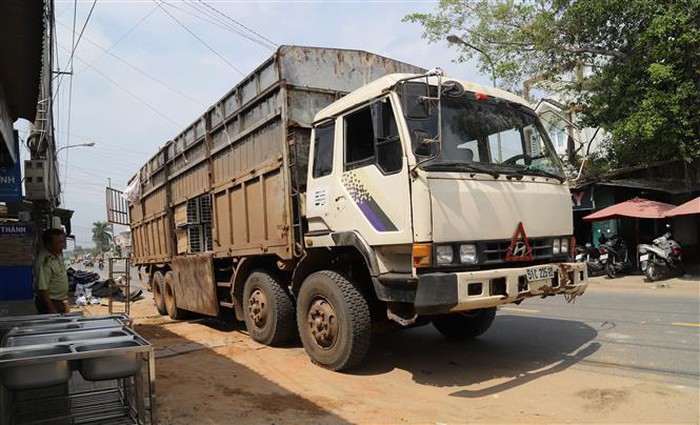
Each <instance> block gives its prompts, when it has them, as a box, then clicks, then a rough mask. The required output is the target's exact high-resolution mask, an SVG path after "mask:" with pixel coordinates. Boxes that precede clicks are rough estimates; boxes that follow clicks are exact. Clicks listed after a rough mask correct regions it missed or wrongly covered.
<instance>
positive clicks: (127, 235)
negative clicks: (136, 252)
mask: <svg viewBox="0 0 700 425" xmlns="http://www.w3.org/2000/svg"><path fill="white" fill-rule="evenodd" d="M114 245H115V246H116V249H117V254H118V256H119V257H124V258H130V257H131V231H130V230H127V231H125V232H121V233H119V234H118V235H115V236H114Z"/></svg>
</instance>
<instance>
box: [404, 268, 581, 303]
mask: <svg viewBox="0 0 700 425" xmlns="http://www.w3.org/2000/svg"><path fill="white" fill-rule="evenodd" d="M547 266H549V267H551V268H552V269H553V270H554V277H553V278H548V279H540V280H528V269H530V270H531V269H541V268H542V267H547ZM531 271H532V270H531ZM587 286H588V272H587V270H586V265H585V263H554V264H543V265H538V266H532V267H522V268H512V269H510V268H509V269H495V270H483V271H474V272H456V273H428V274H424V275H421V276H419V278H418V288H417V291H416V300H415V309H416V313H418V314H419V315H435V314H445V313H453V312H459V311H466V310H474V309H479V308H488V307H495V306H498V305H501V304H508V303H513V302H517V301H521V300H523V299H526V298H530V297H535V296H541V297H546V296H549V295H556V294H568V295H569V296H571V297H576V296H579V295H581V294H583V293H584V291H585V290H586V287H587Z"/></svg>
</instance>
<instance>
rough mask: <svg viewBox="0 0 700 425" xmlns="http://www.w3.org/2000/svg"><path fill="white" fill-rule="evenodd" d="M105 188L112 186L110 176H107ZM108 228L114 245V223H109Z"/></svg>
mask: <svg viewBox="0 0 700 425" xmlns="http://www.w3.org/2000/svg"><path fill="white" fill-rule="evenodd" d="M107 188H109V189H111V188H112V178H111V177H107ZM107 221H109V217H107ZM109 230H110V233H111V234H112V244H111V245H115V242H114V223H109Z"/></svg>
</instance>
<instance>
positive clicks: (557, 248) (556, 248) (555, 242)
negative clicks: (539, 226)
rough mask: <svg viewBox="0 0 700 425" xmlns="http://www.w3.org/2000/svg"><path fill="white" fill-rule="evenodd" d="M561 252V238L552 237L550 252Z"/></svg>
mask: <svg viewBox="0 0 700 425" xmlns="http://www.w3.org/2000/svg"><path fill="white" fill-rule="evenodd" d="M560 252H561V239H559V238H554V239H552V254H555V255H556V254H559V253H560Z"/></svg>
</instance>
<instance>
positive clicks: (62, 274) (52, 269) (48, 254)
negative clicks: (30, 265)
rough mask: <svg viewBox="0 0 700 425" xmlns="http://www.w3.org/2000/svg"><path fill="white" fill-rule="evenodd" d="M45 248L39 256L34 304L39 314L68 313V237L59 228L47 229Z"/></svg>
mask: <svg viewBox="0 0 700 425" xmlns="http://www.w3.org/2000/svg"><path fill="white" fill-rule="evenodd" d="M41 239H42V242H43V245H44V249H41V250H39V255H38V256H37V262H36V268H35V279H34V304H35V305H36V309H37V310H38V311H39V314H50V313H68V311H69V310H68V273H67V271H66V264H65V263H64V261H63V246H64V245H65V243H66V237H65V235H64V234H63V232H62V231H61V230H59V229H48V230H45V231H44V233H43V235H42V237H41Z"/></svg>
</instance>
